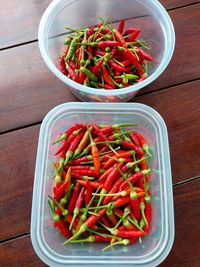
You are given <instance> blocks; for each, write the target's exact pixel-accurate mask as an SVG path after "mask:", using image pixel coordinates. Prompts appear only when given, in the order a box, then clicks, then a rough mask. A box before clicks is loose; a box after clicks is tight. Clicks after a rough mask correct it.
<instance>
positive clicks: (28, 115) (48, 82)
mask: <svg viewBox="0 0 200 267" xmlns="http://www.w3.org/2000/svg"><path fill="white" fill-rule="evenodd" d="M198 13H199V11H198V9H197V5H192V6H189V7H185V8H181V9H177V10H174V11H170V14H171V15H172V17H173V21H174V24H175V28H176V36H177V37H176V38H177V47H176V50H175V54H174V57H173V59H172V63H171V64H170V65H169V67H168V68H167V70H166V71H165V72H164V74H163V75H162V76H161V77H160V78H159V79H158V80H157V81H155V82H154V83H153V84H152V85H151V86H148V87H147V88H145V89H143V90H142V91H141V93H146V92H150V91H152V90H157V89H159V88H163V87H167V86H172V85H173V84H177V83H182V82H186V81H188V80H193V79H197V78H199V73H200V72H199V62H200V53H194V51H197V50H198V42H197V41H198V40H200V32H199V31H198V25H199V15H198ZM0 61H1V67H0V68H1V71H0V80H1V87H0V106H1V112H0V121H1V125H0V132H3V131H7V130H10V129H13V128H17V127H22V126H24V125H28V124H32V123H36V122H39V121H41V120H42V119H43V117H44V115H45V114H46V113H47V112H48V111H49V110H50V109H52V108H53V107H55V106H56V105H58V104H60V103H63V102H70V101H78V99H76V98H75V97H74V96H73V95H72V94H71V92H70V91H69V89H68V87H67V86H65V85H64V84H63V83H62V82H60V81H59V80H58V79H57V78H56V77H55V76H54V75H53V74H52V73H51V72H50V70H49V69H47V67H46V66H45V64H44V62H43V60H42V58H41V56H40V53H39V49H38V45H37V43H32V44H28V45H25V46H21V47H16V48H13V49H8V50H5V51H2V52H1V53H0ZM133 101H134V99H133Z"/></svg>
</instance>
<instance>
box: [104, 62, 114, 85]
mask: <svg viewBox="0 0 200 267" xmlns="http://www.w3.org/2000/svg"><path fill="white" fill-rule="evenodd" d="M101 70H102V75H103V78H104V80H105V82H106V83H107V84H108V85H109V86H111V87H112V88H113V89H114V88H115V85H114V83H113V82H112V80H111V79H110V76H109V73H108V71H107V69H106V67H104V66H102V67H101Z"/></svg>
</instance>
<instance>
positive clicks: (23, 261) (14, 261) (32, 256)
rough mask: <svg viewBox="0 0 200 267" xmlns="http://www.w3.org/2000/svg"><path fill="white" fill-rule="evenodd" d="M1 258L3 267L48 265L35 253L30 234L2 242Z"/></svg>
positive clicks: (0, 247) (38, 266)
mask: <svg viewBox="0 0 200 267" xmlns="http://www.w3.org/2000/svg"><path fill="white" fill-rule="evenodd" d="M0 259H1V266H2V267H16V266H20V267H22V266H26V267H33V266H37V267H44V266H47V265H46V264H45V263H43V262H42V261H41V260H40V258H39V257H38V256H37V254H36V253H35V251H34V249H33V247H32V243H31V239H30V236H29V235H28V236H25V237H20V238H17V239H14V240H11V241H8V242H6V243H4V244H1V245H0Z"/></svg>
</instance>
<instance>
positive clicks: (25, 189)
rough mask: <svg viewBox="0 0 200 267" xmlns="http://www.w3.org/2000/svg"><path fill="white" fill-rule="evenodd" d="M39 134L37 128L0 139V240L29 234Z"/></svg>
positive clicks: (27, 129)
mask: <svg viewBox="0 0 200 267" xmlns="http://www.w3.org/2000/svg"><path fill="white" fill-rule="evenodd" d="M38 133H39V125H38V126H34V127H31V128H26V129H24V130H19V131H15V132H12V133H9V134H6V135H2V136H1V137H0V139H1V144H0V147H1V149H0V151H1V162H0V169H1V187H0V203H1V212H0V229H1V231H0V240H2V239H6V238H9V237H11V236H16V235H21V234H23V233H27V232H29V229H30V216H31V203H32V190H33V176H34V171H35V158H36V148H37V139H38ZM5 226H6V227H5ZM2 229H4V230H3V231H2Z"/></svg>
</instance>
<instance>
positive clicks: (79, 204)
mask: <svg viewBox="0 0 200 267" xmlns="http://www.w3.org/2000/svg"><path fill="white" fill-rule="evenodd" d="M84 193H85V188H84V187H82V188H81V191H80V194H79V196H78V198H77V200H76V204H75V208H74V210H73V218H72V221H71V223H70V226H69V230H71V227H72V225H73V223H74V220H75V219H76V217H77V216H78V214H79V211H80V208H81V207H82V203H83V199H84Z"/></svg>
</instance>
